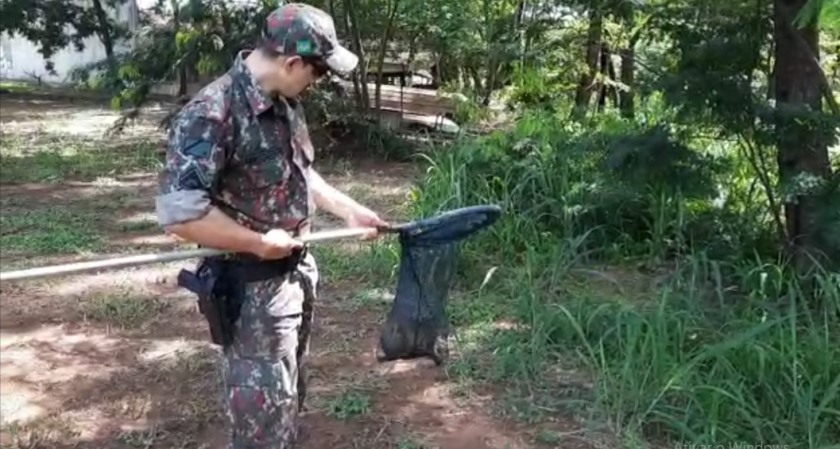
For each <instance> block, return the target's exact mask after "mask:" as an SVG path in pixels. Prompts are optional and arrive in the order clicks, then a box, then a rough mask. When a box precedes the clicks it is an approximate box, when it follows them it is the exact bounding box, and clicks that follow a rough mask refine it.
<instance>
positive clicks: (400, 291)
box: [379, 205, 501, 365]
mask: <svg viewBox="0 0 840 449" xmlns="http://www.w3.org/2000/svg"><path fill="white" fill-rule="evenodd" d="M500 214H501V208H499V207H498V206H492V205H487V206H472V207H466V208H461V209H456V210H452V211H450V212H447V213H444V214H441V215H438V216H435V217H432V218H428V219H423V220H418V221H415V222H413V223H410V224H408V225H405V226H403V227H401V228H400V229H399V241H400V245H401V255H400V267H399V274H398V280H397V288H396V295H395V298H394V303H393V306H392V307H391V311H390V313H389V315H388V318H387V321H386V322H385V324H384V326H383V327H382V330H381V335H380V338H379V345H380V349H381V350H382V354H381V355H380V356H379V360H380V361H389V360H396V359H409V358H416V357H431V358H432V360H434V362H435V363H436V364H438V365H440V364H441V363H443V362H444V361H445V360H446V359H447V358H448V355H449V346H448V338H449V320H448V316H447V312H446V303H447V300H448V298H449V290H450V288H451V286H452V282H453V280H454V274H455V270H456V262H457V257H458V254H459V249H460V241H461V240H463V239H465V238H467V237H469V236H470V235H472V234H473V233H475V232H477V231H479V230H481V229H482V228H485V227H487V226H489V225H491V224H492V223H493V222H495V221H496V220H497V219H498V217H499V215H500Z"/></svg>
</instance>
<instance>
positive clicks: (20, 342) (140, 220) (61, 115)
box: [0, 95, 589, 449]
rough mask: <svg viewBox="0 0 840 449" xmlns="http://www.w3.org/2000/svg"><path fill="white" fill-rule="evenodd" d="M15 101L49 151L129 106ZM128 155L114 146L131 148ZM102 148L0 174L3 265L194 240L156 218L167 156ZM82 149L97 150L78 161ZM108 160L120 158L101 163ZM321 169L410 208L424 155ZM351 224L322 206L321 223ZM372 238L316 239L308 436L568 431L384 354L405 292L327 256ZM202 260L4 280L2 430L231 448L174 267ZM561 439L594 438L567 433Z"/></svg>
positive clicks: (445, 446) (369, 198)
mask: <svg viewBox="0 0 840 449" xmlns="http://www.w3.org/2000/svg"><path fill="white" fill-rule="evenodd" d="M157 113H158V114H159V113H161V111H158V112H157ZM0 116H2V127H3V128H2V132H3V139H17V142H18V143H19V144H20V145H19V147H20V148H21V150H20V151H21V152H22V154H29V153H33V152H37V148H38V145H39V142H42V141H44V140H45V139H46V140H49V139H52V142H54V143H55V142H59V143H58V144H57V145H58V146H59V147H62V146H63V145H64V144H62V143H61V142H74V145H82V144H83V143H85V142H86V143H87V144H89V143H91V142H93V144H94V145H100V146H102V147H105V146H108V145H112V146H113V145H114V144H115V139H116V138H114V137H103V136H102V134H101V133H102V130H103V129H104V128H105V127H106V126H108V125H109V124H110V122H111V121H112V120H113V119H114V118H115V115H114V114H113V113H112V112H111V111H109V110H108V109H107V106H103V105H98V104H96V103H92V102H89V101H77V102H73V103H70V102H67V101H64V100H63V101H54V100H49V99H46V98H40V99H32V98H25V97H20V96H7V95H4V96H3V97H2V99H0ZM152 118H154V115H153V116H152ZM162 136H163V134H162V133H161V132H160V131H159V130H156V129H155V128H154V127H153V123H148V122H147V123H145V124H141V125H138V126H136V127H134V128H131V129H130V130H129V131H128V135H127V136H124V137H120V139H122V141H124V142H131V145H142V144H147V145H151V146H157V145H160V139H161V138H162ZM27 142H28V143H27ZM79 142H82V143H79ZM5 148H8V146H7V145H6V144H5V143H4V149H5ZM132 148H134V147H130V146H128V147H125V148H122V149H120V148H117V147H114V148H113V149H112V150H109V151H129V150H131V149H132ZM109 154H112V155H115V154H116V153H109ZM123 156H124V155H123ZM123 156H118V155H115V156H112V157H115V158H116V159H115V160H117V161H119V160H120V159H119V158H120V157H123ZM6 157H7V155H6V154H4V158H6ZM103 157H104V158H105V159H108V160H102V159H101V158H103ZM95 159H96V160H87V159H69V158H68V159H66V160H63V161H64V162H62V161H59V162H55V163H53V164H52V165H49V166H48V167H47V168H43V167H41V165H39V164H42V163H47V162H49V161H48V160H47V159H36V158H33V159H21V162H20V163H16V164H18V165H15V167H16V169H18V170H20V169H26V170H33V173H40V174H41V175H39V177H37V178H36V180H31V179H23V180H16V179H3V180H2V183H0V198H2V201H3V203H2V207H3V210H2V215H3V217H4V219H7V221H4V226H3V229H2V230H0V236H2V238H3V239H4V240H3V242H4V245H3V247H2V248H0V250H2V253H3V254H2V256H0V261H2V264H3V270H4V271H6V270H10V269H15V268H19V267H29V266H33V265H40V264H51V263H58V262H63V261H68V260H78V259H85V258H90V257H96V256H104V255H116V254H127V253H141V252H142V253H146V252H156V251H166V250H171V249H175V248H177V247H178V246H179V242H177V241H175V240H174V239H172V238H170V237H167V236H166V235H164V234H162V233H161V232H160V230H159V229H158V228H157V227H156V226H155V225H154V223H153V220H154V215H153V211H154V202H153V196H154V192H155V173H154V171H153V170H149V169H148V167H146V168H145V169H137V170H134V169H132V167H130V166H126V165H123V164H120V163H115V162H114V160H110V159H109V156H107V154H106V153H103V154H102V155H100V156H97V157H96V158H95ZM44 161H47V162H44ZM135 162H136V161H135ZM9 163H11V162H9ZM50 163H51V162H50ZM73 163H75V164H87V165H84V167H86V168H79V169H73V170H71V169H68V166H69V164H73ZM91 164H93V165H91ZM108 164H110V165H108ZM108 167H110V171H108V170H106V171H105V172H103V173H95V171H96V170H98V169H99V168H108ZM324 171H325V177H326V178H327V179H328V180H329V181H330V182H331V183H333V184H334V185H335V186H336V187H338V188H339V189H342V190H344V191H347V192H350V193H351V195H354V196H356V197H358V198H359V199H360V201H363V202H365V203H368V204H370V205H371V206H372V207H374V208H375V209H377V210H379V211H381V212H382V214H383V215H385V216H386V217H388V218H390V219H394V220H396V219H400V218H403V217H401V216H400V214H401V213H402V212H401V207H402V205H403V203H404V202H405V198H406V195H407V194H408V192H409V188H410V187H411V181H412V179H413V177H414V176H416V174H417V173H416V170H415V169H414V168H413V167H412V166H410V165H405V164H396V163H358V164H348V163H346V162H345V163H342V164H339V163H335V162H332V163H330V164H328V166H327V167H325V168H324ZM9 173H11V172H6V173H5V174H4V178H5V177H6V176H9ZM39 180H40V181H39ZM55 208H60V211H59V212H56V211H55V210H53V209H55ZM33 211H34V212H33ZM36 212H37V213H38V214H41V215H32V216H31V220H30V221H26V220H25V219H23V218H20V217H25V216H28V215H25V214H30V213H31V214H35V213H36ZM12 218H14V220H12ZM62 220H64V221H62ZM62 223H64V224H63V225H61V224H62ZM59 225H61V226H59ZM337 225H338V224H337V223H335V222H332V221H323V222H321V227H333V226H337ZM34 229H43V230H45V231H44V232H46V231H49V230H52V231H50V233H48V234H40V237H38V238H40V239H41V240H37V239H36V238H35V237H32V238H31V239H27V238H24V237H25V236H26V235H28V234H27V233H31V232H35V231H34ZM32 235H34V234H32ZM86 239H87V240H86ZM10 242H11V243H10ZM39 242H46V243H43V245H41V243H39ZM69 242H76V243H78V242H87V243H85V244H86V245H88V246H86V247H85V248H87V249H85V250H83V251H76V250H72V249H70V250H68V249H67V248H73V246H72V245H70V243H69ZM13 243H14V245H18V246H19V247H20V248H41V246H44V245H46V246H44V248H42V250H40V251H34V252H33V251H29V252H28V251H27V250H21V249H15V248H18V246H14V245H13ZM27 245H29V246H27ZM38 245H41V246H38ZM68 245H70V246H68ZM363 245H364V244H361V243H352V244H344V245H337V246H336V247H333V248H316V249H315V254H316V257H320V255H321V254H322V253H323V258H322V259H323V262H321V267H322V270H323V273H322V275H323V278H324V282H323V290H322V292H321V294H320V297H319V303H318V305H317V309H316V316H315V330H314V335H313V342H312V346H311V350H312V356H311V361H310V384H309V398H308V408H309V410H308V412H307V414H306V415H305V418H304V420H305V421H304V422H305V423H306V424H307V426H308V428H309V435H310V437H309V439H308V440H307V441H306V442H305V444H304V445H303V446H302V447H303V448H307V449H323V448H330V449H342V448H370V449H376V448H382V449H385V448H399V449H419V448H440V449H479V448H488V449H489V448H493V449H508V448H509V449H537V448H548V447H561V446H559V445H554V446H552V445H546V444H542V445H540V444H537V443H535V442H534V441H535V438H534V435H535V432H536V430H535V429H533V428H526V427H524V426H523V425H521V424H518V423H516V422H513V421H508V420H505V419H502V418H499V417H498V416H497V415H496V414H495V413H493V411H492V410H493V403H494V401H495V400H496V399H495V398H494V396H492V395H491V394H489V393H488V394H485V395H480V394H477V393H476V394H471V395H464V394H458V392H457V391H456V390H457V389H456V388H454V385H453V383H452V382H451V381H450V380H449V378H448V376H447V369H446V368H447V367H446V366H442V367H438V366H435V365H434V364H433V363H432V362H431V361H430V360H423V359H421V360H414V361H400V362H390V363H380V362H378V361H377V360H376V358H375V351H376V345H377V339H378V335H379V327H378V325H379V323H381V322H382V320H383V318H384V316H385V314H386V312H387V308H388V301H389V300H390V299H391V295H392V292H390V291H388V290H387V289H385V290H382V289H376V288H372V287H371V285H376V284H377V283H376V282H373V283H371V282H369V279H355V278H353V277H352V276H351V277H350V278H348V277H346V276H344V275H342V272H341V270H340V269H339V268H335V269H333V268H332V267H333V265H331V263H330V262H331V261H335V260H340V259H341V258H342V257H344V256H342V253H341V251H346V250H351V249H354V250H359V249H361V250H363V249H364V248H363ZM193 264H194V261H187V262H173V263H166V264H157V265H146V266H142V267H131V268H125V269H118V270H110V271H105V272H101V273H88V274H79V275H68V276H62V277H56V278H48V279H39V280H27V281H17V282H4V284H3V285H2V312H1V313H0V359H1V360H0V406H2V407H1V410H0V411H2V418H0V419H2V423H1V424H2V432H1V433H0V442H2V447H3V448H9V449H23V448H27V449H35V448H47V447H51V448H58V449H61V448H90V449H93V448H120V449H128V448H149V449H150V448H172V449H178V448H180V449H187V448H203V449H211V448H212V449H216V448H219V449H221V448H223V447H224V446H223V439H222V437H223V424H222V420H221V415H220V408H219V401H218V399H219V389H218V379H219V378H218V375H217V372H216V365H215V360H216V359H217V357H218V352H217V348H216V347H214V346H212V345H211V344H210V343H209V335H208V332H207V330H206V327H205V323H204V321H203V318H202V317H201V315H200V314H199V313H198V311H197V308H196V306H195V299H194V297H193V296H192V295H191V294H190V293H189V292H186V291H184V290H181V289H179V288H177V286H175V285H174V277H175V276H176V274H177V272H178V270H180V268H182V267H192V266H193ZM335 266H336V267H338V266H340V264H336V265H335ZM386 274H387V273H384V272H383V273H382V274H381V276H386ZM380 284H381V283H380ZM575 426H576V424H575V423H557V429H558V431H561V432H566V433H567V434H568V435H574V434H575V433H576V432H578V429H577V428H576V427H575ZM562 447H568V448H582V447H589V446H587V445H586V444H584V443H583V442H578V443H575V442H574V439H565V440H564V443H563V445H562Z"/></svg>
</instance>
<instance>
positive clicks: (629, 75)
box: [618, 43, 636, 118]
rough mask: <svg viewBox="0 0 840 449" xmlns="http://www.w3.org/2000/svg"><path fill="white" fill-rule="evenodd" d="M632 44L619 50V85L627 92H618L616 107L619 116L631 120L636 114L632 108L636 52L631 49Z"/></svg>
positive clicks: (633, 107)
mask: <svg viewBox="0 0 840 449" xmlns="http://www.w3.org/2000/svg"><path fill="white" fill-rule="evenodd" d="M633 44H634V43H631V44H630V45H628V46H627V48H622V49H621V84H623V85H625V86H627V90H623V89H622V90H620V91H619V92H618V103H619V106H618V107H619V109H620V110H621V116H622V117H626V118H633V116H634V115H635V113H636V112H635V106H634V103H635V94H634V93H633V89H634V86H633V84H634V82H635V81H634V78H635V73H636V51H635V49H634V48H633Z"/></svg>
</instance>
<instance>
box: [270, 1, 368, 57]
mask: <svg viewBox="0 0 840 449" xmlns="http://www.w3.org/2000/svg"><path fill="white" fill-rule="evenodd" d="M263 36H264V37H265V38H266V39H268V40H269V41H272V42H274V43H276V44H277V47H276V48H275V50H277V51H278V52H280V53H282V54H284V55H298V56H314V57H319V58H322V60H323V61H324V62H326V64H327V66H329V68H330V69H332V70H333V71H335V72H339V73H348V72H351V71H353V69H355V68H356V64H358V62H359V58H358V57H357V56H356V55H355V54H353V52H351V51H350V50H348V49H346V48H344V47H343V46H341V44H340V43H339V42H338V37H337V36H336V32H335V24H334V22H333V19H332V17H330V15H329V14H327V13H326V12H324V11H322V10H320V9H318V8H316V7H314V6H311V5H307V4H303V3H289V4H286V5H284V6H281V7H279V8H277V9H276V10H274V11H273V12H272V13H271V14H269V16H268V18H267V19H266V24H265V29H264V30H263Z"/></svg>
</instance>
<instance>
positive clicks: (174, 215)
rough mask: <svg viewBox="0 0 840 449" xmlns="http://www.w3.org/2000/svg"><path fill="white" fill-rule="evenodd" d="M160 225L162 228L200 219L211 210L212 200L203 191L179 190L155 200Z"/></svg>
mask: <svg viewBox="0 0 840 449" xmlns="http://www.w3.org/2000/svg"><path fill="white" fill-rule="evenodd" d="M155 209H156V211H157V219H158V223H159V224H160V225H161V226H169V225H173V224H179V223H184V222H187V221H192V220H196V219H199V218H201V217H203V216H205V215H206V214H207V212H208V211H209V210H210V198H209V197H208V195H207V192H205V191H203V190H177V191H175V192H171V193H167V194H165V195H160V196H158V197H157V198H155Z"/></svg>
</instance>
